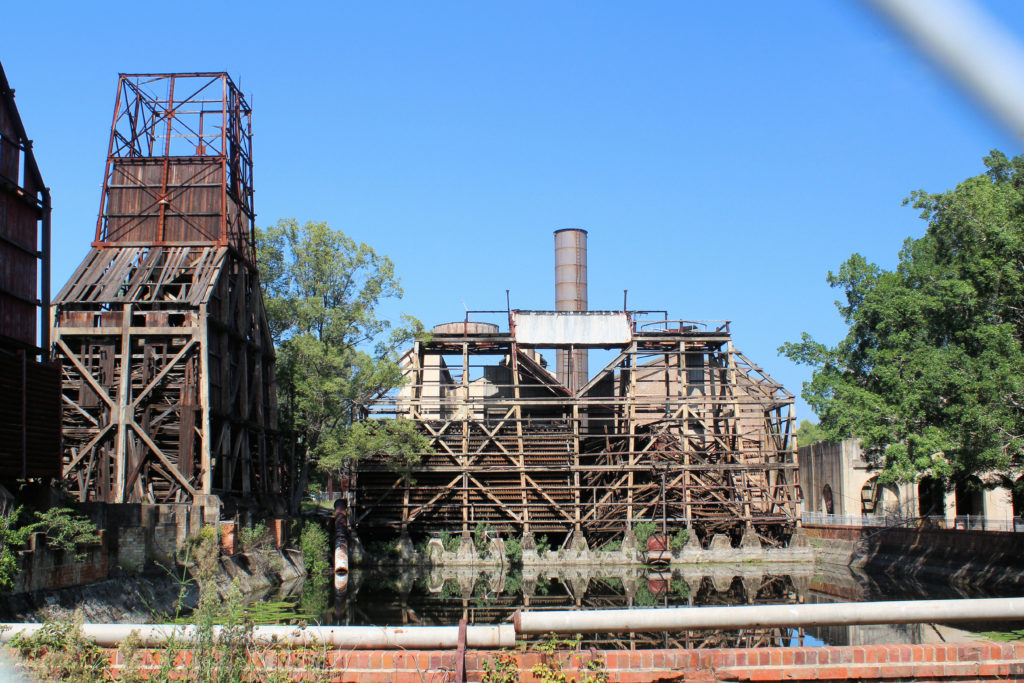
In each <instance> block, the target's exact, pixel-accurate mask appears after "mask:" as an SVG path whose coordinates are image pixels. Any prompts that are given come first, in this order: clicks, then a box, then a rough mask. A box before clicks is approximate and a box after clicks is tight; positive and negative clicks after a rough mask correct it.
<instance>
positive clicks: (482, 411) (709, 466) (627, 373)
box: [350, 310, 798, 547]
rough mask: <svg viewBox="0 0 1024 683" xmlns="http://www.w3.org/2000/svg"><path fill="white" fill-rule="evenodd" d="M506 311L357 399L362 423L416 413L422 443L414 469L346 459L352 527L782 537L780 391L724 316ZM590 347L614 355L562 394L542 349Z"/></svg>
mask: <svg viewBox="0 0 1024 683" xmlns="http://www.w3.org/2000/svg"><path fill="white" fill-rule="evenodd" d="M492 313H493V312H492ZM502 313H504V312H502ZM507 315H508V324H509V327H508V331H500V330H499V327H498V325H494V324H490V323H482V322H474V321H470V319H469V316H468V315H467V319H466V321H464V322H462V323H449V324H446V325H441V326H438V327H436V328H435V329H434V332H433V334H431V335H430V337H429V338H428V339H424V340H420V341H418V342H416V344H415V346H414V347H413V348H412V349H411V350H410V351H409V352H407V353H406V354H405V355H404V356H403V358H402V369H403V373H404V378H405V384H404V385H403V386H402V387H401V389H400V390H398V391H396V392H394V393H393V394H392V395H390V396H387V397H383V398H381V399H379V400H377V401H375V402H373V403H372V405H370V406H368V408H367V410H366V417H367V418H370V419H373V418H396V417H397V418H406V419H409V420H413V421H414V422H415V423H416V424H417V425H418V427H419V428H420V429H421V430H422V432H423V433H424V434H425V435H427V436H428V437H429V439H430V443H431V451H430V452H426V453H423V454H421V458H422V461H421V463H420V464H419V465H418V466H417V467H416V468H415V471H414V472H413V473H412V475H411V477H410V476H402V475H400V474H397V473H394V472H391V471H389V470H388V468H387V467H386V466H385V465H384V463H383V462H382V461H378V460H374V459H369V460H365V461H363V462H360V463H358V464H357V466H356V469H355V472H354V482H353V485H352V489H353V491H354V495H353V496H352V497H351V505H352V510H351V513H350V519H351V520H352V526H353V527H355V529H356V530H357V532H359V533H361V534H363V535H364V537H370V536H372V535H375V534H380V533H388V532H391V533H395V532H397V533H400V534H407V535H410V536H425V535H432V534H437V533H439V532H449V533H463V534H466V533H469V532H470V531H471V530H473V529H474V528H476V526H477V525H479V524H484V525H487V526H488V527H489V528H491V529H494V530H496V531H498V532H501V533H507V534H523V535H524V537H534V536H535V535H537V534H545V535H548V536H549V537H550V538H551V539H554V540H557V541H559V542H560V543H563V544H565V545H569V544H578V543H579V542H580V541H581V540H585V541H586V542H587V543H588V544H589V545H590V546H591V547H601V546H602V545H604V544H605V543H606V542H608V541H613V540H616V539H622V538H623V537H624V535H626V534H627V532H628V531H629V530H631V529H632V528H633V527H634V525H635V524H637V523H638V522H653V523H655V524H656V528H657V530H658V531H661V532H665V533H668V534H671V533H673V532H674V531H675V530H678V529H682V528H686V529H690V530H691V532H692V535H694V537H695V538H696V539H697V540H698V541H699V542H700V543H701V544H702V545H704V546H708V545H709V544H710V543H711V541H712V540H713V538H714V537H715V536H716V535H719V534H724V535H726V536H727V537H728V539H729V542H730V543H731V544H732V545H739V544H741V543H743V544H748V545H749V544H751V543H754V542H755V541H756V542H757V544H759V545H763V546H766V547H775V546H780V545H784V544H786V543H787V542H788V539H789V537H790V536H791V534H792V532H793V530H794V528H795V526H796V519H797V510H796V507H797V486H798V482H797V479H796V477H797V465H796V459H795V450H794V445H795V444H794V439H792V438H791V432H792V429H793V396H792V394H790V393H788V392H787V391H786V390H785V389H784V388H783V387H782V386H781V385H780V384H779V383H777V382H775V381H774V380H772V379H771V378H770V377H769V376H768V375H767V374H766V373H765V372H764V370H763V369H762V368H760V367H758V366H757V365H756V364H754V363H753V362H751V361H750V360H749V359H748V358H747V357H746V356H744V355H743V354H742V353H740V352H739V351H738V350H737V349H736V348H735V347H734V346H733V343H732V337H731V334H730V331H729V323H728V322H714V321H712V322H709V321H686V320H669V319H668V316H667V314H665V313H662V312H657V313H650V312H643V311H610V312H609V311H599V312H565V311H520V310H512V311H509V312H508V313H507ZM594 349H605V350H610V352H611V353H612V354H614V358H613V359H612V360H611V361H610V362H608V363H607V364H606V365H605V366H604V368H603V369H602V370H600V371H599V372H598V373H597V374H595V375H594V376H593V377H592V378H590V379H589V380H588V381H587V382H586V383H585V384H584V385H583V386H581V387H580V388H579V389H577V390H575V391H573V390H572V389H570V388H568V387H567V386H566V385H565V384H563V383H562V382H560V381H559V380H558V378H557V377H556V374H555V373H553V372H551V371H549V370H548V368H547V363H546V360H545V357H544V355H543V354H542V352H550V351H556V352H557V351H567V352H568V353H566V354H564V355H563V357H567V358H569V359H573V358H576V357H578V354H579V353H581V352H583V353H586V352H588V351H592V350H594ZM569 362H570V363H571V362H572V361H571V360H570V361H569ZM569 370H570V372H569V373H568V376H571V375H572V373H571V370H572V368H569Z"/></svg>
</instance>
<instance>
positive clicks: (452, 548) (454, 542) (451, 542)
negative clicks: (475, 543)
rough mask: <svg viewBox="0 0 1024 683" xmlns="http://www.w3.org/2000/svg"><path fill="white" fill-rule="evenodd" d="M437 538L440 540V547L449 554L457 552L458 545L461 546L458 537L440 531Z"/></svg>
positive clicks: (460, 540)
mask: <svg viewBox="0 0 1024 683" xmlns="http://www.w3.org/2000/svg"><path fill="white" fill-rule="evenodd" d="M438 537H439V538H440V539H441V545H443V546H444V549H445V551H446V552H449V553H454V552H456V551H458V549H459V545H461V544H462V539H461V538H460V537H459V536H457V535H454V534H450V533H448V532H447V531H442V532H441V533H440V534H439V536H438Z"/></svg>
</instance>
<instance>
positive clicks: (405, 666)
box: [108, 643, 1024, 683]
mask: <svg viewBox="0 0 1024 683" xmlns="http://www.w3.org/2000/svg"><path fill="white" fill-rule="evenodd" d="M140 654H141V656H142V659H141V665H142V670H143V671H144V670H145V669H146V668H149V667H155V666H158V665H159V663H160V654H161V653H160V652H159V651H152V650H146V651H142V652H141V653H140ZM496 654H497V653H495V652H486V651H469V652H467V653H466V655H465V680H467V681H479V680H481V678H482V676H483V674H484V669H483V663H484V662H485V661H492V662H493V661H494V658H495V655H496ZM511 654H512V656H513V657H514V658H515V661H516V663H517V664H518V667H519V677H520V681H522V682H523V683H533V682H534V681H538V680H539V679H538V678H537V677H535V676H534V675H533V673H532V671H531V670H532V668H533V667H534V666H535V665H537V664H539V663H541V662H542V661H543V659H544V657H545V656H546V655H542V654H541V653H537V652H525V653H521V652H513V653H511ZM108 656H109V657H110V661H111V673H117V672H119V671H120V669H121V666H122V664H123V662H122V659H121V654H120V653H119V652H117V651H116V650H108ZM255 656H256V657H258V658H259V661H260V662H261V665H262V666H263V667H264V668H265V669H268V670H276V671H278V672H279V673H282V674H285V675H287V676H288V677H289V678H290V679H291V680H300V679H301V678H302V675H303V674H304V673H305V672H307V671H317V672H323V671H329V672H330V674H331V675H330V677H329V679H330V680H331V681H333V682H334V683H383V682H384V681H388V682H390V683H422V681H432V682H435V683H451V682H454V681H455V671H456V668H457V664H458V662H457V656H458V655H457V654H456V653H455V652H454V651H451V650H434V651H408V650H364V651H344V652H341V651H328V652H326V653H324V652H318V653H312V652H309V651H299V650H277V651H268V652H264V653H261V654H258V655H255ZM553 656H554V657H556V658H557V660H558V661H559V662H561V663H562V666H563V671H565V673H567V674H568V675H569V676H570V677H575V678H577V679H578V678H580V677H582V676H583V675H585V674H586V673H588V672H589V670H588V669H586V668H585V666H586V662H587V661H590V660H591V659H592V658H595V657H596V658H601V659H603V660H604V662H605V670H606V671H607V672H608V680H609V683H639V682H640V681H684V682H685V681H692V682H694V683H696V682H698V681H700V682H702V683H719V682H721V683H724V682H726V681H845V680H857V681H863V682H864V683H871V682H875V681H877V682H882V681H900V680H902V681H921V682H922V683H928V682H931V683H939V682H945V681H958V682H959V683H970V682H971V681H996V680H1004V681H1005V680H1024V643H942V644H930V645H871V646H862V647H818V648H811V647H793V648H763V649H750V650H742V649H730V650H725V649H723V650H645V651H625V650H615V651H584V652H574V653H557V654H555V655H553ZM190 664H191V653H188V652H184V653H181V654H180V655H179V661H178V665H179V666H183V667H184V666H189V665H190Z"/></svg>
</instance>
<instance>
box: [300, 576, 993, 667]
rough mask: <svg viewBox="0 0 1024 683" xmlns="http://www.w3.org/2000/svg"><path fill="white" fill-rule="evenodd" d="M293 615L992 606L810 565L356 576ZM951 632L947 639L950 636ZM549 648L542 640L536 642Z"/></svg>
mask: <svg viewBox="0 0 1024 683" xmlns="http://www.w3.org/2000/svg"><path fill="white" fill-rule="evenodd" d="M297 597H298V600H297V605H296V607H297V608H298V610H299V611H300V612H301V613H302V614H303V615H304V617H305V618H306V619H308V620H310V621H312V622H317V623H322V624H360V625H366V624H375V625H423V626H430V625H451V624H457V623H458V622H459V620H461V619H465V620H466V621H467V623H469V624H499V623H506V622H509V621H511V619H512V615H513V613H514V612H515V611H516V610H518V609H523V610H565V609H622V608H627V607H629V608H637V607H675V606H693V607H704V606H720V605H723V606H724V605H777V604H796V603H803V602H808V603H822V602H851V601H863V600H908V599H934V598H961V597H988V596H987V595H985V594H984V593H982V592H980V591H979V592H974V593H970V594H968V593H966V592H964V591H962V590H958V589H956V588H954V587H952V586H949V585H947V586H944V587H942V588H937V587H935V586H928V585H922V584H917V583H914V582H911V581H903V582H901V583H899V584H897V583H895V582H894V581H892V580H891V579H889V578H887V577H875V576H870V575H867V574H863V573H860V572H858V571H854V570H851V569H847V568H838V567H837V568H830V569H829V570H827V572H825V571H823V570H822V569H821V568H820V567H819V568H813V567H810V568H809V567H807V566H806V565H706V566H699V565H691V566H686V567H675V568H673V569H672V571H666V572H654V571H649V570H645V569H643V568H637V567H634V566H622V567H618V566H611V567H557V566H556V567H528V568H525V570H523V569H518V570H512V571H508V570H507V569H503V568H499V567H493V568H487V569H484V570H481V569H480V568H477V567H472V568H470V567H444V568H433V569H429V568H423V567H403V568H395V569H390V570H389V569H380V568H377V569H365V568H355V569H353V570H352V572H351V573H350V575H349V581H348V587H347V590H346V591H345V592H344V593H340V594H336V593H335V592H334V591H333V587H332V586H331V585H330V584H329V583H327V582H320V583H317V584H311V583H307V584H306V586H305V587H304V589H303V590H302V592H301V594H299V595H298V596H297ZM949 630H950V629H945V631H946V632H947V634H946V635H948V631H949ZM937 639H943V635H942V634H940V633H939V631H938V630H937V629H935V628H934V627H931V626H930V625H919V624H911V625H880V626H845V627H814V628H808V629H806V631H805V630H803V629H790V628H756V629H744V630H742V631H688V632H679V633H672V634H667V633H648V634H640V633H637V634H628V633H624V634H614V635H611V634H598V635H591V636H587V637H586V638H585V639H584V640H583V641H582V646H583V647H602V648H630V649H632V648H660V647H674V648H705V647H765V646H788V645H800V644H809V645H813V644H820V643H822V642H823V643H825V644H828V645H860V644H868V643H921V642H930V641H934V640H937ZM543 640H544V638H538V639H537V642H541V641H543Z"/></svg>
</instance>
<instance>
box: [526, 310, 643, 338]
mask: <svg viewBox="0 0 1024 683" xmlns="http://www.w3.org/2000/svg"><path fill="white" fill-rule="evenodd" d="M513 316H514V319H515V326H516V341H518V342H520V343H522V344H536V345H542V344H596V345H600V344H628V343H629V341H630V339H632V334H631V332H630V329H629V319H628V317H627V316H626V314H625V313H622V312H618V311H588V312H579V313H577V312H571V311H515V312H513Z"/></svg>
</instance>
